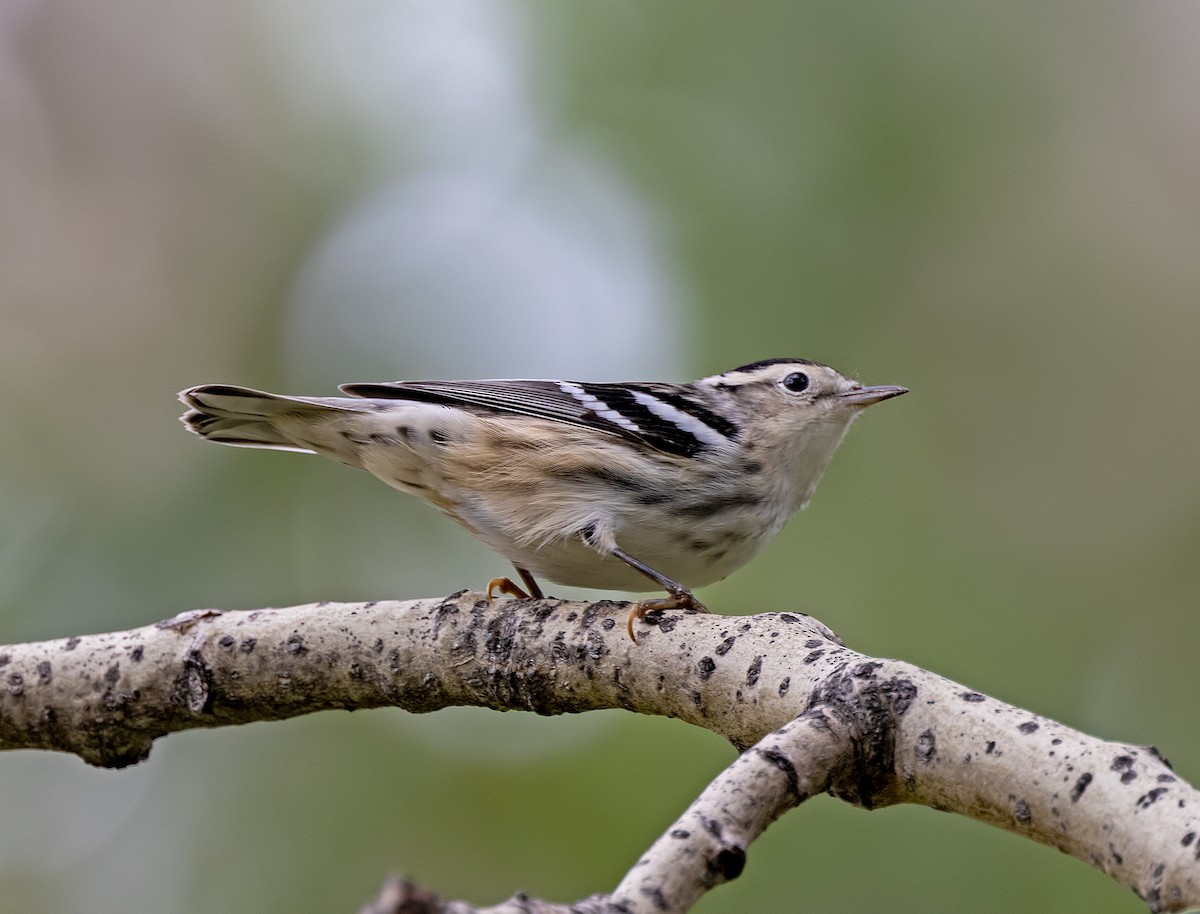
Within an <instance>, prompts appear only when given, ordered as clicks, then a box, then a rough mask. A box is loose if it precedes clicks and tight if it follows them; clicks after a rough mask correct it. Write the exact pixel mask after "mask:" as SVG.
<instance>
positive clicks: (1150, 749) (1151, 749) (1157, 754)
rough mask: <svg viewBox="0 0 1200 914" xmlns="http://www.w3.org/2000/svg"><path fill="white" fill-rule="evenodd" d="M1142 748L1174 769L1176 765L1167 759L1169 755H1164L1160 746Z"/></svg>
mask: <svg viewBox="0 0 1200 914" xmlns="http://www.w3.org/2000/svg"><path fill="white" fill-rule="evenodd" d="M1142 748H1143V749H1145V750H1146V751H1147V752H1148V753H1150V754H1151V755H1152V756H1154V757H1155V758H1156V759H1158V760H1159V761H1160V762H1162V763H1163V764H1164V765H1166V766H1167V767H1168V768H1170V769H1172V770H1174V768H1175V766H1174V765H1172V764H1171V763H1170V761H1169V760H1168V759H1167V757H1166V756H1165V755H1163V754H1162V753H1161V752H1159V751H1158V748H1157V747H1156V746H1143V747H1142Z"/></svg>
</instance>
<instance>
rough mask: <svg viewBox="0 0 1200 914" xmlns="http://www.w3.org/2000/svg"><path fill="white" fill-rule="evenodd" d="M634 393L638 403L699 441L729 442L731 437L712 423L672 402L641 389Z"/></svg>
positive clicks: (717, 445)
mask: <svg viewBox="0 0 1200 914" xmlns="http://www.w3.org/2000/svg"><path fill="white" fill-rule="evenodd" d="M630 392H631V393H632V394H633V399H635V400H637V402H638V403H640V404H642V406H644V407H646V409H648V410H650V412H652V413H654V415H656V416H658V418H660V419H662V420H663V421H664V422H670V423H671V424H672V425H674V426H675V427H676V428H678V429H681V430H682V431H685V432H687V433H688V434H689V435H691V436H692V437H693V438H695V439H696V440H697V441H699V442H701V443H703V444H707V445H709V446H711V447H724V446H725V445H728V444H729V439H728V438H726V437H725V436H724V435H722V434H721V433H720V432H718V431H717V430H716V429H714V428H713V427H712V426H710V425H706V424H705V423H703V422H701V421H700V420H699V419H697V418H696V417H695V416H692V415H689V414H688V413H685V412H684V411H683V410H681V409H677V408H676V407H674V406H672V405H671V404H670V403H664V402H663V401H662V400H659V399H658V398H657V397H653V396H651V395H650V394H647V393H642V391H640V390H633V391H630Z"/></svg>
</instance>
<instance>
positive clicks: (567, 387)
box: [558, 381, 641, 433]
mask: <svg viewBox="0 0 1200 914" xmlns="http://www.w3.org/2000/svg"><path fill="white" fill-rule="evenodd" d="M558 386H559V388H560V389H561V390H562V392H563V393H565V394H570V395H571V396H572V397H574V398H575V399H576V400H578V401H579V402H580V403H581V404H583V406H584V407H585V408H586V409H590V410H591V411H592V412H594V413H595V414H596V415H597V416H599V417H600V418H601V419H607V420H608V421H609V422H614V423H616V424H617V425H619V426H621V428H623V429H626V430H628V431H631V432H639V433H640V432H641V429H640V428H639V427H638V425H637V423H636V422H632V421H630V420H629V419H626V418H625V417H624V416H622V415H621V414H620V413H619V412H617V411H616V410H615V409H613V408H612V407H610V406H609V405H608V404H607V403H605V402H604V401H603V400H601V399H599V398H598V397H593V396H592V395H591V394H590V393H588V392H587V391H586V390H584V389H583V388H582V387H580V386H579V385H578V384H572V383H571V382H570V381H559V382H558Z"/></svg>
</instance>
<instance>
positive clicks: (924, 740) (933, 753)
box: [917, 730, 937, 763]
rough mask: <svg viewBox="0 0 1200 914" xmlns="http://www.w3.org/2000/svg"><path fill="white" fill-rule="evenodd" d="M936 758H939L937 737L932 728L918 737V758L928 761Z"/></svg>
mask: <svg viewBox="0 0 1200 914" xmlns="http://www.w3.org/2000/svg"><path fill="white" fill-rule="evenodd" d="M935 758H937V737H935V736H934V735H933V731H932V730H926V731H925V732H924V733H922V734H921V735H920V736H918V737H917V760H918V761H922V762H926V763H928V762H932V761H933V760H934V759H935Z"/></svg>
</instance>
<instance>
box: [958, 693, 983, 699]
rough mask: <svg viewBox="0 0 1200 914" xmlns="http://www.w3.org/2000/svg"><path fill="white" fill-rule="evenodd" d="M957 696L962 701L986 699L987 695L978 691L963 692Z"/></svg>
mask: <svg viewBox="0 0 1200 914" xmlns="http://www.w3.org/2000/svg"><path fill="white" fill-rule="evenodd" d="M959 697H960V698H962V700H963V701H987V696H986V695H980V694H979V693H978V692H963V693H962V695H961V696H959Z"/></svg>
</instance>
